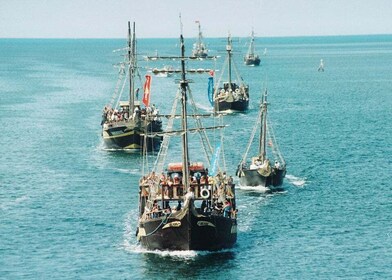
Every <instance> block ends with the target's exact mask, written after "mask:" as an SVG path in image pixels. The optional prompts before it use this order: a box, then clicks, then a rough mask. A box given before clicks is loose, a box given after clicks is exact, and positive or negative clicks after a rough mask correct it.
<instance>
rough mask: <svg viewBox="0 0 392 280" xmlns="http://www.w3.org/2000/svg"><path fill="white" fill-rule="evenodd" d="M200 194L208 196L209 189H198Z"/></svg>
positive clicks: (204, 196)
mask: <svg viewBox="0 0 392 280" xmlns="http://www.w3.org/2000/svg"><path fill="white" fill-rule="evenodd" d="M200 196H201V197H202V198H208V197H209V196H210V191H209V190H207V189H202V190H201V191H200Z"/></svg>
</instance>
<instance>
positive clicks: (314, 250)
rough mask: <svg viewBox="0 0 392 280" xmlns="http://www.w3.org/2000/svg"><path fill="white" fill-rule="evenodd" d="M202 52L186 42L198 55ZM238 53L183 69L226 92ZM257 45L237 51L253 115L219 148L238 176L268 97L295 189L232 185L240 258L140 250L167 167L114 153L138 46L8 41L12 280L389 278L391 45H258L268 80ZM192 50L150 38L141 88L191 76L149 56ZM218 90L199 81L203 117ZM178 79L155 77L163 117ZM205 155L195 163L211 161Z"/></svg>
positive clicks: (6, 135)
mask: <svg viewBox="0 0 392 280" xmlns="http://www.w3.org/2000/svg"><path fill="white" fill-rule="evenodd" d="M185 37H186V36H185ZM195 40H196V39H195V38H186V39H185V47H186V52H188V53H189V54H190V52H191V48H192V44H193V43H194V42H195ZM226 41H227V39H226V38H206V43H207V45H208V48H209V49H210V54H211V55H216V56H218V58H217V59H216V60H205V61H187V62H186V67H187V68H188V69H191V68H194V69H198V68H203V69H214V70H216V71H215V81H217V80H218V79H220V77H221V76H222V73H223V71H221V70H220V69H222V67H223V64H224V61H225V55H226V54H225V45H226ZM248 42H249V39H248V38H235V37H234V38H233V56H234V66H233V67H234V70H235V71H237V72H238V73H239V75H240V77H241V78H242V79H243V80H244V81H245V82H246V83H247V84H249V87H250V108H249V111H248V112H246V113H233V114H227V115H225V116H224V117H223V122H224V123H225V124H226V125H228V126H227V127H226V128H225V130H224V131H223V133H220V132H219V134H215V132H214V135H213V136H212V138H214V139H215V140H216V139H218V140H220V139H222V138H221V137H223V145H222V152H223V154H224V155H225V157H224V163H223V164H224V167H225V168H226V169H227V171H228V173H229V174H230V175H233V176H235V171H236V168H237V165H238V163H239V162H240V160H241V158H242V156H243V154H244V152H245V149H246V146H247V143H248V140H249V137H250V134H251V130H252V127H253V124H254V122H255V120H256V117H257V113H258V108H259V104H260V99H261V95H262V92H264V90H265V89H267V90H268V103H269V107H268V112H269V119H270V123H271V125H272V126H273V127H274V132H275V136H276V139H277V142H278V144H279V148H280V151H281V153H282V155H283V157H284V159H285V161H286V163H287V175H286V178H285V181H284V185H283V188H284V190H283V191H281V192H278V193H272V194H271V193H265V192H264V191H263V190H262V189H259V188H247V187H242V186H240V185H239V184H238V183H239V182H238V178H236V177H235V182H236V183H237V186H236V195H237V206H238V210H239V211H238V240H237V243H236V245H235V247H234V248H232V249H228V250H223V251H218V252H196V251H184V252H182V251H178V252H165V251H164V252H160V251H147V250H146V249H144V248H142V247H141V246H140V245H139V244H138V242H137V239H136V236H135V232H136V228H137V220H138V191H139V190H138V181H139V178H140V176H142V174H145V173H146V172H147V169H148V167H145V166H146V162H147V164H149V165H150V166H151V164H152V163H154V161H155V159H156V156H157V154H156V153H150V154H149V155H148V156H147V157H143V156H142V155H141V154H140V153H139V152H129V151H126V152H124V151H110V150H106V149H105V147H104V145H103V142H102V138H101V126H100V123H101V115H102V110H103V107H104V106H105V105H106V104H108V103H109V102H110V100H111V98H112V96H113V93H114V92H115V91H116V85H117V83H118V69H119V68H118V63H119V62H121V61H123V60H124V52H123V49H124V48H125V46H126V39H125V38H124V39H0V62H1V63H0V120H1V127H2V131H1V134H0V154H1V160H0V279H392V262H391V260H392V74H391V73H392V35H371V36H370V35H369V36H328V37H286V38H256V52H258V53H259V54H260V56H261V65H260V66H259V67H249V66H245V65H244V63H243V56H244V55H245V53H246V50H247V48H248ZM179 48H180V43H179V39H178V38H166V39H138V41H137V49H138V53H139V54H140V56H139V58H138V66H139V67H140V71H139V74H140V80H141V83H142V82H143V80H144V76H145V75H146V74H148V73H149V71H151V69H153V68H155V67H157V68H159V67H163V66H164V65H171V66H173V67H174V68H179V67H180V62H179V61H178V60H169V61H167V60H166V61H163V60H158V61H145V60H144V59H143V55H154V54H156V53H157V52H158V53H159V55H162V56H163V55H167V56H168V55H173V56H176V55H179V53H180V50H179ZM114 50H116V51H114ZM321 59H322V60H323V62H324V71H323V72H321V71H318V68H319V65H320V61H321ZM150 74H151V73H150ZM208 76H209V75H208V74H206V73H204V74H194V75H191V74H189V75H188V76H187V77H188V78H189V80H190V83H189V87H190V89H191V94H192V96H193V99H194V100H195V104H196V107H197V108H198V110H199V111H200V112H201V113H210V112H212V109H211V105H210V103H209V101H208V97H207V80H208ZM179 78H180V77H179V76H176V75H174V76H172V77H156V76H153V77H152V83H151V103H153V104H155V106H156V107H158V108H159V111H160V113H163V114H169V113H170V111H171V108H172V104H173V100H174V97H175V95H176V93H177V90H178V79H179ZM222 79H224V77H223V78H222ZM120 88H121V85H120ZM127 94H128V93H127V90H126V86H125V93H124V96H123V98H124V99H126V97H127V96H126V95H127ZM140 98H141V97H139V99H140ZM214 122H215V120H214ZM163 124H164V126H165V125H166V124H167V120H166V119H164V120H163ZM217 133H218V132H217ZM197 141H198V138H197V137H194V136H192V137H190V143H189V145H190V152H191V160H200V159H199V158H198V157H199V156H201V155H203V153H202V146H201V145H200V144H199V143H198V142H197ZM180 151H181V149H180V148H179V146H178V145H177V146H175V147H173V148H171V149H169V152H170V153H171V155H170V157H171V158H173V159H174V158H176V157H179V156H180ZM192 154H193V155H192ZM146 168H147V169H146Z"/></svg>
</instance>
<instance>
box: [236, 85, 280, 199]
mask: <svg viewBox="0 0 392 280" xmlns="http://www.w3.org/2000/svg"><path fill="white" fill-rule="evenodd" d="M267 104H268V103H267V90H265V92H264V94H263V97H262V102H261V104H260V110H259V114H258V117H257V120H256V122H255V125H254V128H253V131H252V133H251V137H250V139H249V143H248V146H247V148H246V151H245V154H244V155H243V158H242V160H241V162H240V164H239V165H238V170H237V176H238V177H239V178H240V184H241V185H242V186H254V187H255V186H262V187H264V188H266V189H267V190H269V191H276V190H279V189H280V188H281V186H282V184H283V179H284V177H285V175H286V162H285V160H284V158H283V156H282V154H281V153H280V151H279V147H278V144H277V142H276V139H275V134H274V133H273V130H272V127H271V125H269V123H268V119H267ZM257 130H259V131H260V137H259V149H258V154H257V155H255V156H253V157H252V158H251V160H250V161H247V156H248V151H249V150H250V148H251V146H252V144H253V140H254V137H255V135H256V131H257ZM267 138H268V139H267ZM267 145H268V147H269V150H271V154H267ZM270 156H273V157H275V160H274V162H273V163H272V164H271V162H270Z"/></svg>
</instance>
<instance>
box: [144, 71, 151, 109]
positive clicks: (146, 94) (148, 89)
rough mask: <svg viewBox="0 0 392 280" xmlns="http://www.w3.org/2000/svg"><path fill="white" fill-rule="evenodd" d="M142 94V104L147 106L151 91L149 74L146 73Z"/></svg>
mask: <svg viewBox="0 0 392 280" xmlns="http://www.w3.org/2000/svg"><path fill="white" fill-rule="evenodd" d="M143 89H144V94H143V104H144V105H146V107H147V106H149V105H150V93H151V75H146V82H145V83H144V87H143Z"/></svg>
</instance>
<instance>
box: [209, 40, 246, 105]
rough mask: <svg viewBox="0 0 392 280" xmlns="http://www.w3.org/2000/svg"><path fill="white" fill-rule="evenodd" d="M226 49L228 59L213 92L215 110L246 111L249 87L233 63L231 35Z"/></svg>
mask: <svg viewBox="0 0 392 280" xmlns="http://www.w3.org/2000/svg"><path fill="white" fill-rule="evenodd" d="M226 51H227V57H226V61H225V63H224V66H223V69H222V72H221V76H220V78H219V80H218V82H217V85H216V86H215V87H214V92H213V94H212V96H213V98H212V99H213V104H214V111H215V112H221V111H227V110H232V111H246V110H248V107H249V87H248V85H246V84H245V83H244V81H243V79H242V77H240V75H239V74H238V71H237V68H236V67H235V64H234V63H233V54H232V41H231V37H230V36H229V37H228V38H227V45H226ZM226 66H228V71H227V72H228V80H227V81H226V82H223V85H220V84H221V83H220V82H221V80H222V76H223V75H224V73H225V67H226ZM232 68H234V70H235V74H236V80H237V81H238V82H236V81H234V80H233V77H232Z"/></svg>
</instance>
